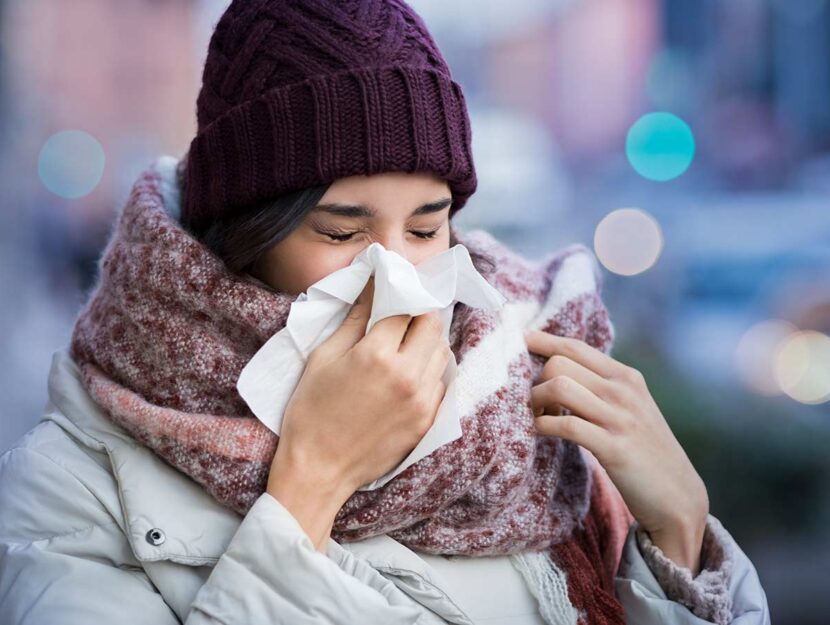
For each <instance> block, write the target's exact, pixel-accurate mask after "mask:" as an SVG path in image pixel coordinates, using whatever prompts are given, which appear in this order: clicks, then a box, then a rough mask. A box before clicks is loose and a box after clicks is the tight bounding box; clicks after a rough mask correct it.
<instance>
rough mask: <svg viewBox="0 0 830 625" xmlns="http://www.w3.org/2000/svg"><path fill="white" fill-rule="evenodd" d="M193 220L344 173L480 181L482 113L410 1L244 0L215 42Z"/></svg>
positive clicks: (457, 183)
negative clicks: (476, 152)
mask: <svg viewBox="0 0 830 625" xmlns="http://www.w3.org/2000/svg"><path fill="white" fill-rule="evenodd" d="M196 106H197V120H198V130H197V134H196V136H195V137H194V139H193V141H192V142H191V144H190V149H189V152H188V154H187V162H186V173H185V176H186V183H185V189H184V197H183V201H182V221H183V222H184V223H186V224H189V225H190V226H191V227H193V228H194V229H196V230H197V231H199V230H201V229H203V228H206V227H207V226H208V225H209V224H210V222H211V221H213V220H214V219H217V218H219V217H228V216H232V215H234V214H236V213H238V212H239V211H240V210H241V209H244V208H247V207H249V206H252V205H254V204H256V203H259V202H261V201H263V200H267V199H273V198H274V197H276V196H278V195H281V194H283V193H287V192H289V191H296V190H299V189H303V188H305V187H309V186H314V185H318V184H326V183H330V182H333V181H334V180H335V179H337V178H341V177H345V176H351V175H358V174H365V175H369V174H374V173H381V172H388V171H405V172H414V171H429V172H433V173H435V174H437V175H438V176H440V177H441V178H443V179H444V180H446V181H447V183H448V184H449V187H450V191H451V192H452V196H453V206H452V208H451V209H450V216H452V215H453V214H455V212H456V211H458V210H459V209H460V208H461V207H463V206H464V204H465V203H466V201H467V199H468V198H469V197H470V196H471V195H472V194H473V193H474V192H475V189H476V175H475V168H474V166H473V159H472V153H471V146H470V142H471V137H472V132H471V129H470V120H469V116H468V114H467V108H466V103H465V100H464V94H463V93H462V90H461V86H460V85H459V84H458V83H457V82H455V81H454V80H453V79H452V76H451V74H450V70H449V67H448V66H447V64H446V61H445V60H444V58H443V56H442V55H441V53H440V51H439V50H438V47H437V46H436V44H435V42H434V41H433V40H432V37H431V36H430V34H429V32H428V31H427V28H426V26H425V25H424V22H423V21H422V20H421V18H420V17H419V16H418V15H417V14H416V13H415V12H414V11H413V10H412V8H411V7H409V6H408V5H407V4H406V3H405V2H403V1H402V0H233V2H231V4H230V6H229V7H228V9H227V10H226V11H225V13H224V14H223V15H222V17H221V18H220V19H219V22H218V23H217V25H216V29H215V31H214V33H213V36H212V37H211V40H210V44H209V46H208V54H207V60H206V62H205V68H204V73H203V76H202V88H201V91H200V93H199V98H198V100H197V105H196Z"/></svg>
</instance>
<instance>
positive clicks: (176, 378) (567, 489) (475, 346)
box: [71, 157, 632, 623]
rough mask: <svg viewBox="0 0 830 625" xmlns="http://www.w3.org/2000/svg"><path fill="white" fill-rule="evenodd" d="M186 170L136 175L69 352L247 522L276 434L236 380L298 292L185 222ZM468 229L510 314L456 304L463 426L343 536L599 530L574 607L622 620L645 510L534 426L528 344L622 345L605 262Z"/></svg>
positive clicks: (537, 366)
mask: <svg viewBox="0 0 830 625" xmlns="http://www.w3.org/2000/svg"><path fill="white" fill-rule="evenodd" d="M180 173H181V168H180V167H177V165H176V161H175V159H173V158H172V157H162V158H160V159H158V160H157V161H156V162H155V163H153V165H152V166H150V167H149V168H147V170H145V171H144V172H143V173H142V174H141V175H140V176H139V178H138V180H137V181H136V182H135V184H134V186H133V188H132V191H131V193H130V195H129V198H128V200H127V202H126V204H125V206H124V207H123V209H122V210H121V211H120V213H119V214H118V216H117V220H116V223H115V227H114V229H113V231H112V233H111V237H110V240H109V241H108V243H107V246H106V248H105V250H104V252H103V255H102V257H101V259H100V261H99V276H98V281H97V284H96V285H95V287H94V290H93V291H92V292H91V295H90V297H89V300H88V301H87V303H86V304H85V306H84V308H83V309H82V311H81V313H80V315H79V317H78V319H77V322H76V325H75V327H74V331H73V334H72V341H71V353H72V356H73V358H74V359H75V361H76V362H77V363H78V365H79V367H80V369H81V371H82V374H83V380H84V384H85V386H86V387H87V389H88V391H89V392H90V394H91V395H92V397H93V398H94V400H95V401H96V402H97V403H98V404H100V405H101V406H102V407H103V408H104V409H105V411H106V412H107V413H108V415H109V416H110V418H111V419H112V420H113V421H114V422H116V423H117V424H118V425H120V426H121V427H123V428H124V429H126V430H127V431H128V432H129V433H130V434H131V435H132V436H133V437H134V438H135V439H136V440H137V441H139V442H140V443H142V444H143V445H146V446H147V447H149V448H150V449H152V450H153V451H154V452H155V453H156V454H158V455H159V456H160V457H161V458H163V459H164V460H165V461H166V462H168V463H169V464H170V465H172V466H173V467H175V468H176V469H178V470H180V471H182V472H183V473H185V474H187V475H189V476H190V477H191V478H192V479H193V480H195V481H196V482H197V483H199V484H200V485H201V486H202V487H203V488H204V489H205V490H206V491H207V492H208V493H209V494H210V495H212V496H213V497H214V498H215V499H216V500H218V501H219V502H221V503H222V504H224V505H226V506H227V507H229V508H231V509H233V510H235V511H237V512H238V513H239V514H242V515H244V514H245V513H246V512H247V510H248V509H249V508H250V507H251V505H252V504H253V503H254V502H255V501H256V500H257V498H258V497H259V496H260V495H261V494H262V493H263V492H264V490H265V486H266V483H267V478H268V472H269V468H270V465H271V460H272V458H273V456H274V452H275V450H276V447H277V444H278V437H277V436H276V435H275V434H273V433H272V432H271V431H270V430H268V429H267V428H266V427H265V426H264V425H263V424H262V423H261V422H260V421H259V420H257V419H256V417H254V416H253V414H252V413H251V411H250V410H249V408H248V406H247V405H246V404H245V402H244V401H243V400H242V398H241V397H240V396H239V394H238V392H237V390H236V381H237V378H238V376H239V374H240V371H241V370H242V368H243V367H244V366H245V364H246V363H247V362H248V360H249V359H250V358H251V357H252V356H253V355H254V353H255V352H256V351H257V350H258V349H259V348H260V347H261V346H262V345H263V344H264V343H265V342H266V341H267V340H268V339H269V338H270V337H271V336H272V335H273V334H274V333H276V332H277V331H279V330H280V329H281V328H283V326H284V324H285V320H286V318H287V316H288V312H289V308H290V306H291V303H292V302H293V301H294V299H295V298H296V296H292V295H289V294H286V293H281V292H278V291H275V290H273V289H270V288H268V287H267V285H264V284H263V283H261V282H259V281H258V280H255V279H254V278H252V277H250V276H248V275H247V274H235V273H231V272H229V270H228V269H227V268H226V266H225V265H224V263H223V262H222V260H221V259H219V258H218V257H217V256H215V255H214V254H213V253H212V252H211V251H210V250H209V249H208V248H207V247H206V246H204V245H203V244H202V243H201V242H199V241H198V240H197V239H195V238H194V237H193V236H191V235H190V234H189V233H188V232H186V231H185V230H184V229H183V228H182V226H181V225H180V223H179V222H178V219H177V218H178V183H179V174H180ZM456 236H457V238H458V241H459V242H460V243H461V244H463V245H465V246H466V247H467V248H468V250H470V252H477V253H480V254H484V255H487V256H489V257H490V258H491V259H492V260H493V261H494V266H495V269H494V271H493V272H491V273H483V274H482V275H484V276H485V278H486V279H487V280H488V281H489V282H490V283H491V284H492V285H493V286H494V287H495V288H497V289H498V290H499V291H500V292H501V293H503V294H504V295H505V296H506V297H507V298H508V304H506V306H505V308H504V309H503V310H501V311H488V310H481V309H472V308H470V307H468V306H466V305H464V304H461V303H459V304H457V305H456V307H455V310H454V315H453V319H452V325H451V329H450V344H451V347H452V349H453V351H454V353H455V357H456V360H457V362H458V378H457V384H458V389H459V401H460V402H461V406H462V408H463V410H462V413H461V414H462V418H461V425H462V431H463V435H462V436H461V438H459V439H457V440H455V441H453V442H452V443H449V444H447V445H445V446H443V447H441V448H439V449H437V450H436V451H434V452H433V453H432V454H430V455H428V456H427V457H425V458H423V459H422V460H420V461H419V462H417V463H415V464H414V465H412V466H410V467H408V468H407V469H406V470H405V471H404V472H403V473H401V474H399V475H398V476H396V477H395V478H394V479H393V480H391V481H390V482H388V483H387V484H385V485H384V486H382V487H381V488H379V489H377V490H373V491H358V492H355V493H354V494H353V495H352V496H351V497H350V498H349V500H348V501H346V503H345V504H344V505H343V507H342V508H341V510H340V511H339V513H338V514H337V516H336V518H335V521H334V526H333V528H332V538H334V539H335V540H337V541H338V542H351V541H357V540H361V539H363V538H367V537H370V536H374V535H378V534H388V535H389V536H390V537H392V538H394V539H396V540H398V541H400V542H402V543H403V544H405V545H407V546H408V547H410V548H412V549H417V550H420V551H424V552H428V553H440V554H465V555H473V556H475V555H495V554H516V553H520V552H524V551H540V550H545V549H551V548H553V547H554V546H556V545H559V548H560V550H561V549H562V548H563V545H565V544H573V545H577V543H578V545H579V549H581V552H580V553H582V552H584V553H587V551H586V549H587V547H585V545H587V544H588V542H591V541H588V542H586V541H585V540H581V541H575V540H574V536H576V535H577V534H578V533H579V532H582V533H583V535H584V533H585V531H586V529H585V528H586V527H587V526H588V525H590V527H591V528H594V529H593V530H592V532H593V534H592V536H591V537H592V542H591V544H592V547H591V548H592V549H593V550H594V552H593V554H589V555H587V556H586V557H588V558H589V559H590V560H592V561H598V565H597V573H596V575H595V576H594V577H592V578H591V579H590V580H588V581H586V582H585V584H586V587H585V588H583V590H582V591H581V593H582V594H584V595H586V596H584V597H577V596H576V595H574V596H573V597H572V599H573V601H572V602H573V603H574V604H575V605H580V604H581V605H582V606H583V609H584V610H585V612H586V614H588V613H591V614H593V616H594V618H595V619H596V620H593V621H591V622H600V623H601V622H608V623H611V622H622V621H621V620H620V614H621V610H618V605H614V602H615V601H616V600H615V599H614V596H613V578H614V574H615V571H616V567H617V564H618V562H619V557H620V553H621V549H622V542H623V540H624V538H625V534H626V533H627V530H628V525H629V523H630V522H631V521H632V518H631V516H630V515H629V514H628V512H627V509H626V508H625V506H624V504H622V503H621V499H620V498H619V494H618V493H617V491H616V489H614V488H613V485H610V486H609V483H608V482H606V483H604V484H600V485H598V486H597V487H595V488H592V485H594V482H595V480H596V479H597V478H600V479H605V480H607V477H603V476H605V473H604V471H603V470H601V469H600V470H597V468H598V467H597V465H596V463H595V461H594V460H592V456H590V454H588V453H585V450H582V449H581V448H580V447H579V446H578V445H576V444H575V443H573V442H571V441H567V440H564V439H560V438H556V437H545V436H539V435H537V434H536V432H535V430H534V427H533V418H534V416H533V411H532V408H531V404H530V389H531V387H532V385H533V384H534V382H535V380H536V379H537V377H538V375H539V373H540V371H541V368H542V366H543V365H544V359H543V358H541V357H540V356H537V355H535V354H530V353H528V351H527V347H526V344H525V342H524V338H523V329H524V328H534V329H540V330H544V331H546V332H551V333H554V334H560V335H566V336H571V337H577V338H579V339H582V340H584V341H586V342H587V343H589V344H590V345H593V346H594V347H596V348H598V349H600V350H602V351H604V352H606V353H607V352H608V351H610V349H611V345H612V343H613V340H614V330H613V326H612V324H611V323H610V321H609V318H608V313H607V311H606V309H605V307H604V305H603V303H602V300H601V299H600V288H601V274H600V272H599V268H598V265H597V263H596V260H595V259H594V257H593V255H592V253H591V252H590V250H589V249H588V248H587V247H585V246H584V245H582V244H574V245H571V246H569V247H567V248H564V249H562V250H560V251H558V252H556V253H553V254H550V255H549V256H547V257H546V258H544V259H543V260H541V261H539V262H531V261H528V260H526V259H524V258H523V257H521V256H519V255H518V254H516V253H514V252H512V251H511V250H510V249H508V248H507V247H505V246H504V245H503V244H501V243H500V242H498V241H497V240H496V239H495V238H494V237H492V236H491V235H490V234H488V233H487V232H485V231H483V230H476V231H472V232H469V233H459V232H456ZM600 495H601V497H600ZM589 512H590V513H591V514H589ZM589 517H591V518H590V519H589ZM588 520H590V523H588V524H587V525H586V522H587V521H588ZM567 541H570V542H567ZM575 548H576V547H575ZM560 553H561V552H560ZM571 560H573V559H571ZM560 561H563V560H560ZM595 564H597V563H596V562H595ZM583 575H584V572H583ZM586 579H587V578H586ZM609 583H610V587H609ZM592 585H596V586H597V588H598V587H600V586H601V587H602V588H604V589H605V592H606V593H610V598H607V597H606V599H605V601H606V603H607V605H606V606H605V608H603V609H604V610H605V612H603V613H606V612H607V614H606V616H607V618H606V619H605V620H603V619H602V618H600V615H599V612H602V611H603V609H600V608H596V607H595V608H591V607H590V605H589V604H591V602H592V601H596V599H594V598H591V597H590V596H588V595H592V594H593V595H596V592H597V590H596V589H595V588H593V587H592ZM609 588H610V590H609ZM573 592H574V593H576V592H577V591H576V590H574V591H573Z"/></svg>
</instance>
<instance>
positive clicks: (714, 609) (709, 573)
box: [635, 514, 734, 625]
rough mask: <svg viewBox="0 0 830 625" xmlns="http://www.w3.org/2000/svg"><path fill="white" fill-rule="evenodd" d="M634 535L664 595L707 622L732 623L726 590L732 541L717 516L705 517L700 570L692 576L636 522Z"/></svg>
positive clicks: (727, 590) (730, 572) (730, 563)
mask: <svg viewBox="0 0 830 625" xmlns="http://www.w3.org/2000/svg"><path fill="white" fill-rule="evenodd" d="M635 534H636V536H637V544H638V546H639V548H640V552H641V553H642V554H643V559H644V560H645V561H646V564H648V566H649V568H650V569H651V571H652V573H654V577H655V578H656V579H657V582H658V583H659V584H660V586H661V587H662V588H663V591H664V592H665V593H666V597H668V598H669V599H671V600H672V601H677V602H678V603H682V604H683V605H685V606H686V607H687V608H689V609H690V610H691V611H692V612H694V614H696V615H697V616H699V617H700V618H702V619H705V620H707V621H711V622H713V623H718V625H727V624H728V623H731V622H732V598H731V596H730V592H729V577H730V575H731V574H732V564H733V562H734V557H733V554H732V551H731V544H732V543H731V542H730V540H729V537H728V536H727V535H726V530H725V529H724V527H723V525H722V524H721V522H720V521H719V520H718V519H717V518H715V517H714V516H712V515H711V514H710V515H709V516H708V517H707V519H706V531H705V532H704V534H703V545H702V547H701V554H700V559H701V570H700V573H698V574H697V576H695V577H692V571H691V570H690V569H689V568H687V567H683V566H680V565H678V564H677V563H676V562H674V561H673V560H671V559H669V558H668V557H667V556H666V555H665V554H664V553H663V551H662V550H661V549H660V547H658V546H657V545H655V544H654V542H653V541H652V540H651V537H650V536H649V534H648V532H647V531H646V530H645V529H643V528H642V527H641V526H639V524H638V526H637V528H636V531H635Z"/></svg>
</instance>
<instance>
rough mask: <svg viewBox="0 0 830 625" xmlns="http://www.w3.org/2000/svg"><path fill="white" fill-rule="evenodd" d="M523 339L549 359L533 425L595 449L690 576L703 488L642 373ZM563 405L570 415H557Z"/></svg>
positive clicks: (560, 341) (600, 355) (578, 350)
mask: <svg viewBox="0 0 830 625" xmlns="http://www.w3.org/2000/svg"><path fill="white" fill-rule="evenodd" d="M525 340H526V342H527V345H528V350H529V351H531V352H533V353H536V354H539V355H541V356H544V357H546V358H547V362H546V363H545V366H544V368H543V369H542V372H541V375H540V377H539V379H538V380H536V381H535V383H536V386H534V387H533V389H532V391H531V404H532V407H533V409H534V414H536V415H537V417H536V422H535V425H536V430H537V431H538V432H539V433H540V434H543V435H553V436H559V437H561V438H565V439H568V440H571V441H574V442H575V443H577V444H578V445H581V446H583V447H585V448H586V449H588V450H589V451H590V452H591V453H593V455H594V456H595V457H596V458H597V460H599V462H600V464H602V466H603V467H604V468H605V470H606V472H607V473H608V476H609V477H610V478H611V480H612V481H613V482H614V484H615V486H616V487H617V489H618V490H619V491H620V494H621V495H622V497H623V499H624V500H625V503H626V505H627V506H628V509H629V510H630V511H631V514H632V515H633V516H634V518H636V519H637V521H639V523H640V525H641V526H642V527H643V528H644V529H645V530H646V531H648V533H649V535H650V536H651V538H652V540H653V541H654V542H655V543H656V544H657V545H658V546H659V547H660V548H661V549H662V550H663V551H664V553H665V554H666V556H667V557H669V558H671V559H673V560H675V562H678V563H679V564H681V565H682V566H687V567H688V568H690V569H691V570H692V572H693V573H695V574H696V573H697V570H698V568H699V556H700V549H701V546H702V542H703V533H704V530H705V526H706V519H707V516H708V514H709V498H708V494H707V492H706V486H705V484H704V483H703V480H702V479H701V477H700V476H699V475H698V473H697V472H696V471H695V469H694V466H693V465H692V463H691V461H690V460H689V458H688V456H687V455H686V452H685V451H684V450H683V447H681V445H680V443H679V442H678V441H677V439H676V438H675V437H674V434H673V433H672V431H671V429H670V428H669V425H668V423H666V420H665V418H664V417H663V415H662V413H661V412H660V409H659V408H658V407H657V404H656V403H655V401H654V399H653V398H652V397H651V394H650V393H649V390H648V387H647V386H646V382H645V379H644V378H643V375H642V374H641V373H640V372H639V371H638V370H637V369H634V368H633V367H629V366H628V365H625V364H623V363H621V362H619V361H617V360H615V359H613V358H612V357H611V356H609V355H607V354H605V353H604V352H602V351H600V350H598V349H596V348H595V347H592V346H591V345H589V344H587V343H586V342H584V341H582V340H579V339H575V338H571V337H563V336H557V335H554V334H550V333H548V332H542V331H538V330H528V331H526V332H525ZM562 407H564V408H567V409H568V410H569V411H570V412H571V413H572V414H571V415H561V408H562Z"/></svg>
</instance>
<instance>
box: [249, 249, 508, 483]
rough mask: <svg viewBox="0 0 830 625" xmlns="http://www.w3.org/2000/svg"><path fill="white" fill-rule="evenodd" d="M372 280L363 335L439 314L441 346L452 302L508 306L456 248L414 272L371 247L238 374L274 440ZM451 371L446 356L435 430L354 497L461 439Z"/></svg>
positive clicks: (300, 305)
mask: <svg viewBox="0 0 830 625" xmlns="http://www.w3.org/2000/svg"><path fill="white" fill-rule="evenodd" d="M373 274H374V276H375V284H374V298H373V301H372V312H371V314H370V316H369V321H368V323H367V326H366V332H369V331H370V330H371V329H372V326H374V325H375V323H377V322H378V321H380V320H381V319H385V318H386V317H390V316H392V315H403V314H406V315H412V316H413V317H414V316H417V315H420V314H423V313H426V312H430V311H434V310H437V311H438V312H439V316H440V318H441V321H442V324H443V336H444V339H445V340H448V339H449V332H450V324H451V322H452V315H453V308H454V306H455V303H456V302H459V301H460V302H463V303H465V304H467V305H468V306H472V307H474V308H486V309H491V310H494V309H501V307H502V306H503V305H504V304H505V302H506V301H507V298H505V297H504V295H502V294H501V293H499V292H498V291H497V290H496V289H495V288H493V286H492V285H490V284H489V283H488V282H487V281H486V280H485V279H484V278H483V277H482V276H481V274H479V273H478V271H477V270H476V268H475V266H474V265H473V263H472V260H471V259H470V253H469V252H468V250H467V248H466V247H464V246H463V245H461V244H458V245H455V246H454V247H452V248H450V249H449V250H447V251H446V252H442V253H441V254H437V255H436V256H432V257H431V258H429V259H427V260H425V261H423V262H422V263H420V264H419V265H417V266H416V265H413V264H412V263H410V262H409V261H408V260H406V259H405V258H404V257H403V256H401V255H400V254H398V253H396V252H392V251H389V250H387V249H386V248H384V247H383V246H382V245H381V244H380V243H372V244H371V245H370V246H369V247H367V248H366V249H365V250H363V251H362V252H361V253H360V254H358V255H357V256H356V257H355V258H354V260H352V263H351V265H349V266H348V267H344V268H342V269H339V270H337V271H334V272H332V273H330V274H329V275H328V276H326V277H325V278H323V279H322V280H319V281H318V282H316V283H314V284H313V285H311V286H310V287H309V288H308V291H307V292H306V293H301V294H300V295H298V296H297V299H296V300H295V301H294V303H292V305H291V310H290V311H289V314H288V319H287V321H286V324H285V327H284V328H283V329H282V330H280V331H279V332H277V333H276V334H274V336H272V337H271V338H270V339H268V341H267V342H266V343H265V344H264V345H263V346H262V348H261V349H260V350H259V351H258V352H257V353H256V354H254V356H253V358H251V360H250V361H249V362H248V364H247V365H245V368H244V369H242V373H241V374H240V376H239V380H238V382H237V389H238V390H239V394H240V395H241V396H242V398H243V399H244V400H245V402H246V403H247V404H248V406H249V407H250V408H251V411H252V412H253V413H254V415H256V417H257V418H258V419H259V420H260V421H262V423H264V424H265V425H266V426H267V427H268V428H269V429H270V430H271V431H272V432H274V433H275V434H279V433H280V427H281V425H282V419H283V414H284V412H285V408H286V406H287V404H288V401H289V399H290V398H291V395H292V394H293V392H294V389H295V388H296V387H297V384H298V383H299V381H300V378H301V377H302V374H303V370H304V369H305V364H306V361H307V359H308V355H309V354H310V353H311V352H312V351H314V349H315V348H316V347H317V346H318V345H320V344H321V343H323V342H325V340H326V339H327V338H329V336H331V335H332V333H334V331H335V330H336V329H337V328H338V327H340V325H341V324H342V323H343V320H344V319H345V318H346V315H347V314H348V312H349V310H350V309H351V306H352V304H353V303H354V301H355V300H356V299H357V297H358V296H359V295H360V293H361V292H362V291H363V287H364V286H366V282H368V280H369V278H370V277H371V276H372V275H373ZM456 369H457V363H456V360H455V355H454V354H452V352H450V358H449V361H448V362H447V367H446V369H445V370H444V375H443V377H442V381H443V382H444V385H445V386H446V390H445V394H444V400H443V401H442V402H441V405H440V406H439V408H438V413H437V415H436V417H435V421H434V422H433V424H432V427H431V428H430V429H429V430H428V431H427V433H426V434H425V435H424V436H423V438H422V439H421V440H420V442H419V443H418V445H417V446H416V447H415V449H413V450H412V452H411V453H410V454H409V455H408V456H407V457H406V458H405V459H404V460H403V461H402V462H401V463H400V464H399V465H398V466H397V467H396V468H395V469H393V470H392V471H390V472H389V473H387V474H385V475H383V476H382V477H379V478H378V479H376V480H374V481H373V482H371V483H369V484H366V485H364V486H361V487H360V488H359V489H358V490H374V489H376V488H379V487H380V486H383V485H384V484H385V483H386V482H388V481H389V480H391V479H392V478H393V477H395V476H396V475H398V474H399V473H400V472H402V471H403V470H404V469H406V468H407V467H408V466H410V465H412V464H414V463H416V462H418V460H420V459H421V458H423V457H424V456H427V455H429V454H430V453H432V452H433V451H435V450H436V449H438V448H439V447H441V446H442V445H445V444H446V443H449V442H451V441H454V440H456V439H457V438H460V437H461V419H460V414H459V411H458V408H457V402H456V389H455V377H456Z"/></svg>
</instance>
